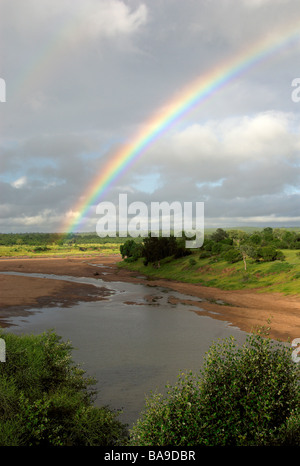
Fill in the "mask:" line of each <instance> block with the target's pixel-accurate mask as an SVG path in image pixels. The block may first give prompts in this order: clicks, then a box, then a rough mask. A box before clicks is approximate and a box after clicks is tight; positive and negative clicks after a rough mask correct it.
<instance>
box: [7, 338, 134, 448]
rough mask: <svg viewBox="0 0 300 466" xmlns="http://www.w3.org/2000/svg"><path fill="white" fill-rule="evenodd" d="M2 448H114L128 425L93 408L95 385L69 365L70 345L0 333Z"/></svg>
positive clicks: (105, 410)
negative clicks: (2, 348) (1, 349)
mask: <svg viewBox="0 0 300 466" xmlns="http://www.w3.org/2000/svg"><path fill="white" fill-rule="evenodd" d="M0 336H1V338H3V339H4V340H5V343H6V362H5V363H1V365H0V446H35V445H44V446H49V445H53V446H65V445H66V446H67V445H70V446H93V445H94V446H97V445H106V446H107V445H109V446H110V445H116V444H119V442H122V441H125V439H126V438H127V431H126V426H125V425H123V424H122V423H121V422H120V421H119V420H118V419H117V417H118V413H117V412H113V411H112V410H110V409H109V408H108V407H99V408H98V407H94V406H93V400H94V398H95V396H96V391H95V390H94V389H93V388H92V387H93V385H94V384H95V380H94V379H92V378H90V377H86V376H85V374H84V371H83V370H82V369H81V368H80V367H79V366H77V365H75V364H74V363H73V362H72V360H71V351H72V346H71V345H70V343H69V342H66V343H64V342H61V338H60V337H58V336H57V335H56V334H55V333H54V332H47V333H44V334H42V335H37V336H31V335H24V336H16V335H13V334H4V333H1V334H0Z"/></svg>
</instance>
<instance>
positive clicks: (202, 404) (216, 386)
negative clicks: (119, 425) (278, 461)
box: [130, 334, 300, 446]
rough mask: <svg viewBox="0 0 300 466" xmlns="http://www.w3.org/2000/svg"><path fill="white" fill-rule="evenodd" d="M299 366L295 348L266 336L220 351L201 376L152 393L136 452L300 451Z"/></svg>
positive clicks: (136, 432)
mask: <svg viewBox="0 0 300 466" xmlns="http://www.w3.org/2000/svg"><path fill="white" fill-rule="evenodd" d="M298 383H299V367H298V366H297V364H295V362H293V360H292V358H291V350H290V348H288V347H286V346H284V345H282V344H280V343H274V342H272V341H271V340H270V339H269V338H266V337H265V336H263V335H261V334H257V335H250V336H249V337H248V338H247V340H246V342H245V344H244V345H242V346H241V347H238V346H237V344H236V342H235V340H234V338H232V337H231V338H229V339H225V340H223V341H220V342H219V343H216V344H213V345H212V346H211V348H210V350H209V352H208V353H207V355H206V358H205V360H204V366H203V369H202V370H201V371H199V373H198V374H196V375H193V374H192V373H189V374H180V376H179V381H178V382H177V384H175V386H173V387H172V386H168V387H167V388H168V390H167V394H166V395H165V396H163V395H161V394H157V393H156V394H152V395H150V396H149V397H148V398H147V399H146V406H145V409H144V411H143V412H142V413H141V417H140V418H139V419H138V420H137V422H136V424H135V425H134V427H133V429H132V431H131V440H130V442H131V444H132V445H152V446H154V445H157V446H163V445H173V446H191V445H203V446H205V445H206V446H245V445H247V446H250V445H274V444H280V445H285V444H288V445H297V442H298V441H299V424H300V421H299V411H298V409H299V385H298Z"/></svg>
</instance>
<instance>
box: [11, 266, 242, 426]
mask: <svg viewBox="0 0 300 466" xmlns="http://www.w3.org/2000/svg"><path fill="white" fill-rule="evenodd" d="M14 274H15V275H20V274H18V273H14ZM21 275H26V276H28V275H29V276H33V277H44V278H47V279H51V278H53V279H59V280H68V281H72V282H77V283H88V284H94V285H95V286H101V287H102V286H105V287H106V288H108V289H110V290H111V291H112V294H111V295H110V296H109V297H107V298H106V299H105V300H102V301H96V302H87V303H79V304H77V305H75V306H72V307H70V308H65V307H51V308H42V309H38V310H37V309H34V310H32V313H31V314H30V315H29V316H27V317H24V316H23V317H15V318H12V319H10V320H9V321H7V322H8V323H10V324H11V325H12V326H11V327H9V328H7V329H5V330H6V331H8V332H13V333H15V334H21V333H41V332H43V331H46V330H48V329H54V330H55V331H56V332H57V334H58V335H60V336H62V337H63V339H69V340H71V342H72V344H73V346H74V347H75V349H74V353H73V358H74V361H76V362H78V363H80V364H81V365H82V367H83V369H85V370H86V372H87V374H88V375H91V376H94V377H95V378H96V379H97V389H98V398H97V400H96V404H98V405H103V404H109V405H110V406H111V407H112V408H115V409H122V410H123V413H122V414H121V415H120V420H122V421H124V422H126V423H128V424H129V426H131V425H132V424H133V423H134V422H135V421H136V419H137V418H138V416H139V413H140V411H141V409H142V408H143V405H144V400H145V395H147V394H149V393H150V391H155V390H156V389H157V390H159V391H164V387H165V385H166V383H168V382H170V383H174V382H175V381H176V379H177V375H178V373H179V371H180V370H193V371H197V370H198V369H199V368H200V367H201V365H202V362H203V356H204V354H205V352H206V351H207V350H208V349H209V346H210V345H211V343H212V342H213V341H216V340H217V339H218V338H225V337H228V336H230V335H233V336H234V337H235V338H236V339H237V341H239V342H243V341H245V338H246V333H245V332H242V331H240V330H239V329H238V328H235V327H232V326H230V325H229V324H228V323H226V322H223V321H219V320H215V319H214V318H213V315H212V317H207V316H201V315H198V314H196V312H194V311H196V310H197V311H198V310H199V308H198V307H197V308H196V307H193V306H191V305H183V304H171V303H170V302H169V298H171V297H175V298H185V299H187V298H190V299H193V300H197V298H195V297H189V296H186V295H181V294H180V293H177V292H174V291H170V290H167V289H164V288H159V287H148V286H147V285H146V284H145V285H140V284H131V283H123V282H104V281H102V280H101V279H98V278H97V279H91V278H74V277H64V276H63V277H62V276H55V275H45V274H21ZM199 301H201V300H199Z"/></svg>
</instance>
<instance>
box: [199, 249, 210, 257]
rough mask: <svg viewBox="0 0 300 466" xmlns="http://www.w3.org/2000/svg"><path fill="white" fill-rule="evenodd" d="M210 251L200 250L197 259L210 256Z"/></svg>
mask: <svg viewBox="0 0 300 466" xmlns="http://www.w3.org/2000/svg"><path fill="white" fill-rule="evenodd" d="M211 255H212V253H211V252H210V251H205V250H201V251H200V253H199V259H206V258H208V257H211Z"/></svg>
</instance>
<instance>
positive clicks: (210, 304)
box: [0, 254, 300, 341]
mask: <svg viewBox="0 0 300 466" xmlns="http://www.w3.org/2000/svg"><path fill="white" fill-rule="evenodd" d="M121 260H122V259H121V256H120V255H116V254H115V255H109V256H106V255H103V256H100V255H99V256H94V255H92V256H84V257H83V256H80V257H79V256H69V257H60V258H58V257H42V258H40V257H39V258H31V257H30V258H23V257H22V258H19V257H16V258H0V271H1V272H24V273H45V274H55V275H68V276H73V277H91V278H94V279H95V278H96V279H97V278H100V279H102V280H103V281H104V282H112V281H124V282H130V283H139V284H144V285H147V286H151V287H155V286H158V287H159V286H161V287H164V288H168V289H170V290H173V291H177V292H180V293H182V294H185V295H187V298H186V299H185V300H181V301H180V302H181V303H183V304H186V305H187V306H188V305H189V304H191V303H193V307H194V309H195V306H198V308H199V310H194V309H193V311H194V312H196V313H198V314H199V315H207V316H209V317H211V318H214V319H218V320H223V321H226V322H229V323H230V324H231V325H233V326H235V327H238V328H239V329H240V330H242V331H245V332H251V331H253V329H254V328H255V327H256V326H268V325H269V324H268V320H269V319H271V323H270V327H271V331H270V337H271V338H274V339H276V340H280V341H292V340H293V339H294V338H299V337H300V295H299V296H295V295H294V296H290V295H289V296H285V295H283V294H281V293H262V292H261V291H260V292H259V293H258V292H256V291H255V290H233V291H230V290H221V289H218V288H212V287H205V286H203V285H197V284H189V283H183V282H177V281H174V280H167V279H148V278H147V277H143V276H140V275H138V274H137V273H136V272H132V271H130V270H127V269H124V268H118V266H117V263H118V262H119V261H121ZM108 294H110V292H109V290H107V289H106V288H105V284H104V285H103V287H99V288H98V287H95V286H94V285H88V284H78V283H70V282H62V281H60V280H54V279H47V278H34V277H23V276H14V275H6V274H5V273H4V274H1V275H0V326H2V327H5V326H9V324H7V322H6V321H5V319H7V318H8V317H9V316H11V315H28V313H29V312H30V310H31V312H33V311H34V309H35V308H40V307H46V306H47V307H50V306H57V305H61V306H72V305H73V304H76V303H77V302H82V301H96V300H103V299H106V297H107V296H108ZM193 297H195V298H200V299H202V300H203V301H201V302H199V301H193ZM176 300H177V298H173V302H174V303H176V302H178V300H177V301H176ZM187 310H188V308H187ZM212 313H213V314H212Z"/></svg>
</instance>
